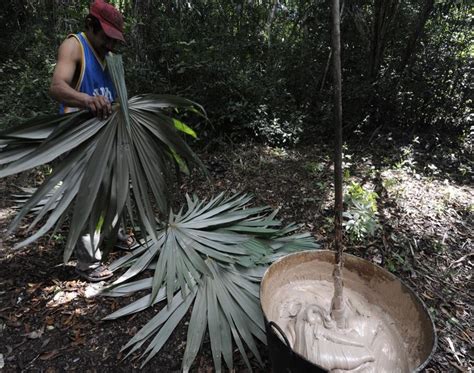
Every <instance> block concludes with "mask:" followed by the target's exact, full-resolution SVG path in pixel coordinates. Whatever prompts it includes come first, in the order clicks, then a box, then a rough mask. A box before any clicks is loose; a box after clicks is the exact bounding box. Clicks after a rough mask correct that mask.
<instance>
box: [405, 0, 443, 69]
mask: <svg viewBox="0 0 474 373" xmlns="http://www.w3.org/2000/svg"><path fill="white" fill-rule="evenodd" d="M433 10H434V0H426V1H425V3H424V6H423V10H422V11H421V13H420V14H419V17H418V21H417V23H416V26H415V29H414V31H413V33H412V34H411V36H410V39H408V43H407V46H406V49H405V53H404V54H403V58H402V60H401V62H400V66H399V68H398V73H399V75H400V76H401V75H403V73H404V72H405V69H406V68H407V66H408V64H409V63H410V59H411V56H412V55H413V53H414V51H415V49H416V45H417V43H418V40H419V39H420V37H421V35H422V34H423V30H424V29H425V26H426V22H428V19H429V18H430V15H431V13H432V12H433Z"/></svg>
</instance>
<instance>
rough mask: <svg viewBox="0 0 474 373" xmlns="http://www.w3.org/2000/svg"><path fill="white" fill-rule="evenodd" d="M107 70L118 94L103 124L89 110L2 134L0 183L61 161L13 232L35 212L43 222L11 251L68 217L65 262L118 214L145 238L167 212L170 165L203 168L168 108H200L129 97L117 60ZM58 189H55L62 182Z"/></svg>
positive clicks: (108, 226) (161, 98) (108, 229)
mask: <svg viewBox="0 0 474 373" xmlns="http://www.w3.org/2000/svg"><path fill="white" fill-rule="evenodd" d="M107 65H108V68H109V70H110V73H111V76H112V80H113V81H114V85H115V87H116V89H117V92H118V97H117V100H118V104H115V105H113V113H112V115H111V116H110V117H109V118H108V119H106V120H104V121H101V120H99V119H98V118H95V117H92V115H91V114H90V113H88V112H86V111H79V112H75V113H72V114H66V115H53V116H46V117H40V118H35V119H33V120H31V121H28V122H26V123H24V124H21V125H19V126H16V127H14V128H10V129H8V130H6V131H4V132H1V133H0V177H5V176H8V175H12V174H15V173H19V172H22V171H25V170H28V169H31V168H33V167H37V166H39V165H43V164H45V163H48V162H51V161H53V160H55V159H57V158H59V157H61V162H60V163H59V164H58V166H57V167H55V169H54V170H53V173H52V174H51V175H50V176H49V177H48V178H47V179H46V180H45V182H44V183H43V184H42V186H41V187H40V188H38V189H37V190H36V191H35V192H34V194H33V195H32V196H31V198H30V199H29V200H28V202H26V204H25V205H24V206H23V208H22V209H21V210H20V211H19V213H18V215H17V217H16V218H15V219H14V220H13V222H12V224H11V226H10V232H14V231H15V229H17V228H18V226H19V225H20V223H21V222H22V219H23V218H24V217H25V216H26V215H27V214H28V213H29V212H30V211H33V212H35V213H36V214H37V219H35V221H34V222H33V224H32V226H30V229H31V228H33V227H34V226H35V225H36V224H37V223H38V222H39V221H40V220H41V219H43V218H45V219H47V220H46V223H45V224H43V226H42V227H41V229H40V230H39V231H38V232H36V233H35V234H34V235H33V236H31V237H29V238H28V239H27V240H25V241H23V242H21V243H19V244H18V245H17V246H16V247H22V246H24V245H26V244H29V243H30V242H32V241H34V240H35V239H37V238H39V237H40V236H41V235H43V234H45V233H47V232H48V231H49V230H50V229H51V228H52V227H54V226H55V225H56V226H57V224H58V223H59V222H61V221H62V220H63V219H64V217H66V216H67V217H69V218H70V231H69V234H68V238H67V242H66V247H65V250H64V260H65V261H67V260H68V259H69V257H70V255H71V253H72V251H73V248H74V247H75V245H76V242H77V240H78V238H79V237H80V236H81V235H82V234H84V232H85V231H88V232H91V233H93V231H94V230H95V229H96V227H97V226H98V224H99V222H102V226H103V230H102V233H103V236H107V235H108V234H109V233H111V232H112V231H113V229H114V227H116V225H117V222H118V221H119V220H120V218H121V217H122V216H123V215H128V216H129V217H130V219H134V213H135V212H136V213H137V216H136V217H137V218H138V219H137V225H138V226H139V227H140V229H141V231H142V232H143V233H144V234H145V235H150V236H153V237H154V238H155V239H157V237H155V233H156V231H157V229H158V228H159V227H158V226H157V223H156V220H155V216H156V210H155V206H156V207H157V209H158V211H160V212H161V213H162V214H164V215H165V216H166V214H167V212H168V211H169V208H168V202H169V196H168V186H167V185H168V180H169V176H170V170H172V169H173V168H171V167H170V166H171V164H172V163H176V162H178V161H179V162H180V163H181V167H182V168H186V169H187V168H189V167H191V166H198V167H200V168H201V169H202V170H204V171H205V167H204V165H203V164H202V163H201V161H200V160H199V158H198V157H197V156H196V155H195V154H194V152H193V151H192V150H191V149H190V147H189V146H188V145H187V144H186V142H185V141H183V139H182V138H181V137H180V136H179V133H185V134H188V135H190V136H193V137H195V136H196V134H195V133H194V131H193V130H192V129H191V128H189V127H188V126H186V125H185V124H184V123H182V122H180V121H179V120H178V119H176V118H171V117H168V116H166V115H165V114H164V113H163V112H162V111H163V109H166V108H172V109H176V108H179V107H181V108H183V109H187V110H192V111H197V112H199V113H200V115H202V116H204V117H205V115H206V114H205V111H204V110H203V108H202V107H201V106H200V105H198V104H196V103H194V102H192V101H189V100H187V99H184V98H179V97H174V96H169V95H163V96H160V95H141V96H135V97H132V98H131V99H130V100H128V98H127V91H126V86H125V81H124V76H123V66H122V60H121V57H120V56H108V57H107ZM60 182H61V184H60V187H59V188H58V183H60Z"/></svg>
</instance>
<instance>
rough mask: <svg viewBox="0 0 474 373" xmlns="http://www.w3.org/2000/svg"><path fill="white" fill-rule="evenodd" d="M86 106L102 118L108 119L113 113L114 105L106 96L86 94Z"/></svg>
mask: <svg viewBox="0 0 474 373" xmlns="http://www.w3.org/2000/svg"><path fill="white" fill-rule="evenodd" d="M84 107H85V108H87V109H89V110H90V112H91V113H92V114H94V115H95V116H96V117H97V118H99V119H100V120H104V119H107V118H108V117H109V115H111V114H112V105H111V103H110V101H109V100H108V99H107V98H105V97H104V96H89V95H85V97H84Z"/></svg>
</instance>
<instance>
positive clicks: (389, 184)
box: [0, 139, 474, 373]
mask: <svg viewBox="0 0 474 373" xmlns="http://www.w3.org/2000/svg"><path fill="white" fill-rule="evenodd" d="M382 140H383V139H380V140H379V142H378V143H376V146H371V147H367V146H366V145H364V144H354V145H351V146H348V147H347V149H346V150H345V156H344V166H345V168H346V170H347V171H346V173H345V183H346V185H347V184H348V183H349V182H350V181H357V182H358V183H360V184H361V185H363V186H364V187H366V188H368V189H371V190H375V191H376V192H377V194H378V196H379V198H378V200H377V204H378V213H379V215H378V217H379V221H380V225H381V229H380V230H379V231H378V232H377V234H376V235H375V236H374V237H370V238H368V239H367V240H366V242H362V243H351V242H347V249H346V250H347V251H348V252H350V253H353V254H355V255H358V256H360V257H364V258H366V259H368V260H372V261H374V262H375V263H377V264H380V265H382V266H384V267H385V268H386V269H388V270H390V271H391V272H393V273H395V274H396V275H397V276H399V277H400V278H401V279H402V280H403V281H404V282H405V283H406V284H408V285H409V286H410V287H412V289H414V290H415V292H416V293H417V294H418V295H419V297H420V298H421V299H422V300H423V301H424V302H425V304H426V306H427V307H428V309H429V311H430V313H431V315H432V316H433V318H434V320H435V325H436V331H437V335H438V347H437V350H436V352H435V354H434V356H433V357H432V359H431V361H430V363H429V365H428V367H427V368H426V371H427V372H448V371H453V372H454V371H460V372H470V371H471V370H472V367H473V364H474V363H473V356H474V354H473V352H474V351H473V338H474V332H473V329H472V307H473V302H472V267H473V262H474V257H473V255H474V254H473V250H472V249H473V246H472V243H473V241H472V240H473V233H472V232H473V231H474V230H473V228H474V226H473V225H474V224H473V222H474V219H473V216H474V215H473V214H474V206H473V201H474V198H473V197H474V188H473V184H472V179H469V177H470V173H469V172H467V174H466V173H464V174H463V171H462V170H463V168H462V167H465V165H466V164H468V165H469V164H471V165H472V163H469V162H470V161H469V159H466V158H463V157H458V158H456V160H455V161H453V162H452V161H450V159H449V152H448V155H447V153H446V152H445V151H439V152H438V151H433V149H427V148H426V147H424V146H423V144H420V143H418V144H407V145H400V144H397V145H388V146H387V145H386V144H385V143H383V142H382ZM438 155H439V156H438ZM200 156H201V157H202V159H203V161H204V163H205V164H206V165H207V166H208V168H209V170H210V172H211V175H212V176H213V179H212V181H211V182H207V181H206V180H205V179H204V178H203V177H202V176H199V175H193V176H192V177H188V178H185V179H184V180H183V181H182V183H181V185H180V188H179V191H180V195H184V193H185V192H188V193H196V194H198V195H199V196H201V197H206V196H210V195H213V194H215V193H218V192H220V191H223V190H228V191H232V192H238V191H241V192H247V193H251V194H253V195H254V196H255V204H257V205H261V204H265V205H270V206H272V207H274V208H280V212H279V216H280V218H282V219H283V220H284V221H285V222H291V221H295V222H297V223H300V224H302V225H303V229H304V230H308V231H310V232H311V233H312V234H313V235H314V237H315V239H316V240H317V241H318V242H320V243H321V244H322V246H323V247H324V248H330V247H331V237H332V229H333V228H332V224H333V223H332V198H333V197H332V192H331V191H332V188H333V184H332V168H331V152H330V150H329V148H328V147H327V146H326V145H321V144H320V145H311V146H309V145H305V146H300V147H298V148H295V149H291V150H284V149H280V148H271V147H267V146H263V145H255V144H245V145H236V146H233V147H229V146H228V145H221V144H219V143H215V144H210V145H209V146H208V147H207V148H204V149H203V150H201V151H200ZM463 162H464V163H463ZM466 162H467V163H466ZM461 166H462V167H461ZM41 178H42V174H41V172H40V171H35V172H30V173H28V174H24V175H20V176H17V177H10V178H7V179H2V180H0V197H1V198H0V231H1V232H2V239H1V240H0V371H3V372H17V371H28V372H50V373H52V372H64V371H82V372H122V371H123V372H125V371H126V372H130V371H135V370H139V367H140V360H139V358H140V354H139V353H135V354H133V355H132V356H131V357H129V358H127V359H122V357H123V356H122V353H121V352H120V349H121V347H122V346H124V345H125V344H126V343H127V342H128V340H129V339H130V338H131V336H133V335H134V334H135V333H136V332H137V330H139V329H140V327H141V326H143V325H144V324H145V323H146V322H147V321H148V320H149V319H150V318H151V317H152V315H154V314H155V313H156V312H157V310H159V309H160V308H161V307H163V305H158V306H156V307H154V308H152V309H148V310H146V311H144V312H141V313H138V314H136V315H134V316H132V317H129V318H124V319H119V320H116V321H107V322H106V321H101V319H102V318H103V317H104V316H106V315H108V314H109V313H111V312H112V311H114V310H116V309H117V308H119V307H121V306H123V305H125V304H128V303H130V299H129V298H103V297H95V298H94V297H89V296H88V294H89V293H90V292H91V290H93V287H91V286H90V285H89V284H87V283H85V282H83V281H80V280H78V278H77V277H76V275H75V272H74V263H73V262H71V263H68V264H66V265H64V264H62V246H63V244H64V237H65V234H66V231H62V232H57V233H56V234H55V235H54V236H52V237H49V236H47V237H45V238H44V239H42V240H41V241H40V242H37V243H35V244H32V245H30V246H28V247H27V248H26V249H23V250H20V251H14V250H12V247H13V245H14V243H15V242H18V241H19V240H20V239H21V238H22V237H25V236H26V235H27V234H28V233H27V232H26V231H25V230H26V224H25V226H24V227H22V229H20V231H19V232H17V234H16V235H14V236H13V235H10V236H8V235H6V228H7V227H8V222H9V221H10V220H11V219H12V216H14V210H13V208H12V207H13V206H14V202H12V199H11V193H13V192H16V191H17V190H18V189H17V187H18V186H35V184H37V183H38V182H40V181H41ZM179 202H180V200H179V198H177V201H176V202H175V203H176V204H179ZM120 255H123V254H122V253H120V252H114V253H112V255H111V258H110V260H112V259H113V258H117V257H119V256H120ZM186 333H187V330H186V322H182V323H181V325H180V326H179V327H178V330H176V331H175V332H174V334H173V335H172V337H171V339H170V341H169V343H168V344H167V345H166V346H165V347H164V348H163V350H162V351H161V352H160V353H159V354H158V355H157V356H156V357H154V358H153V359H152V361H151V362H150V363H149V364H148V365H146V366H145V367H144V368H143V370H142V371H145V372H148V371H150V372H152V371H153V372H157V371H158V372H178V371H180V364H181V357H182V355H183V353H184V349H185V340H186ZM261 350H262V354H263V356H264V359H265V361H266V366H264V367H259V366H258V365H257V362H256V360H255V359H251V361H252V363H253V364H254V367H255V371H257V372H268V371H269V370H270V368H269V363H268V361H267V360H268V359H267V353H266V351H265V346H263V345H262V346H261ZM192 371H195V372H212V371H213V364H212V357H211V354H210V344H209V340H208V339H206V340H205V342H204V344H203V346H202V349H201V352H200V355H198V358H197V359H196V361H195V364H194V366H193V369H192ZM235 371H236V372H241V371H246V369H245V365H244V363H243V361H242V359H241V358H240V357H239V356H238V353H236V354H235Z"/></svg>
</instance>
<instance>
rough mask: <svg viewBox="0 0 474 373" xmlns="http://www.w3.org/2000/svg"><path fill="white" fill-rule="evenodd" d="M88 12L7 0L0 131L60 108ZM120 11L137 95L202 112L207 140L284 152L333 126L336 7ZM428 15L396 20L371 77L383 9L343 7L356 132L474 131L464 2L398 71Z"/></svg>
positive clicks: (1, 39)
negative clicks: (60, 89) (59, 75)
mask: <svg viewBox="0 0 474 373" xmlns="http://www.w3.org/2000/svg"><path fill="white" fill-rule="evenodd" d="M88 4H89V1H88V0H80V1H74V2H67V5H64V6H54V5H52V3H49V2H40V1H29V2H17V1H13V0H6V1H5V6H4V8H5V11H4V12H2V13H1V14H0V17H1V19H0V20H1V21H2V24H4V25H5V32H3V33H2V35H0V47H1V49H2V52H4V53H2V55H1V56H0V65H1V66H0V68H1V69H2V70H3V73H5V75H4V77H5V79H2V82H1V83H0V84H1V87H0V88H1V89H0V101H1V102H2V105H0V108H2V109H3V110H2V109H0V110H2V112H0V126H1V125H2V124H3V125H9V124H10V123H12V122H14V121H15V120H16V118H17V117H21V118H23V117H30V116H31V115H32V114H33V112H34V113H38V112H39V113H44V112H52V111H55V110H56V106H55V104H53V103H52V101H51V100H49V98H48V97H47V88H48V85H49V79H50V76H51V74H50V72H51V67H52V64H53V63H54V60H55V55H56V51H57V47H58V45H59V43H60V42H61V41H62V40H63V39H64V37H65V36H66V35H67V34H69V33H71V32H78V31H81V30H82V29H83V18H84V15H85V13H86V12H87V7H88ZM115 4H116V5H117V6H119V7H120V9H121V10H122V11H123V12H124V15H125V19H126V38H127V45H126V46H122V47H121V48H120V49H121V52H122V53H123V55H124V58H125V61H126V65H127V80H128V81H129V82H130V87H129V89H130V93H131V94H132V95H135V94H137V93H143V92H152V93H170V94H174V95H182V96H186V97H192V98H193V99H194V100H195V101H198V102H200V103H202V104H203V105H204V106H205V107H206V108H208V116H209V119H210V121H209V122H200V123H198V122H197V121H195V120H194V119H190V120H191V122H190V123H191V124H192V125H193V127H195V128H197V129H198V132H199V134H200V136H201V138H205V137H207V136H225V137H228V138H231V139H233V140H239V139H242V138H245V137H252V138H255V139H257V140H259V141H262V142H267V143H271V144H274V145H279V146H281V145H287V144H289V145H292V144H294V143H296V142H298V141H299V140H302V139H308V140H311V139H310V138H308V136H307V135H306V134H308V133H310V134H320V133H322V132H325V131H326V129H328V128H330V126H329V123H331V121H332V109H331V104H330V103H331V94H330V93H331V73H330V71H327V72H326V64H327V61H328V57H329V37H328V33H329V29H330V28H329V23H328V21H329V17H328V14H329V9H328V2H324V1H316V2H309V3H308V2H306V3H305V2H290V1H280V2H277V3H274V2H247V3H245V4H241V3H233V2H208V1H193V2H188V3H181V2H176V3H173V2H151V1H148V2H131V1H129V0H125V1H117V2H115ZM422 10H423V2H419V1H408V2H403V3H400V6H399V8H398V10H397V12H396V14H393V15H387V16H393V19H394V21H393V22H392V23H391V24H390V27H389V31H390V32H388V33H387V34H386V35H385V37H384V42H385V43H384V49H383V54H382V56H381V61H380V66H379V68H378V71H376V75H375V76H370V75H369V74H368V65H370V59H371V54H370V46H371V43H372V40H374V36H376V35H373V28H372V25H373V24H374V22H375V20H374V16H375V13H374V4H373V2H370V1H366V0H364V1H360V2H353V1H350V2H348V3H346V5H345V7H344V11H343V18H342V39H343V41H344V53H343V61H342V65H343V68H344V71H343V77H344V118H346V123H345V125H347V126H349V128H356V129H358V130H360V131H370V133H372V131H373V129H374V128H375V127H377V126H380V125H382V124H383V125H384V126H389V127H392V128H401V129H402V130H403V131H405V130H407V129H409V128H412V127H414V126H418V127H419V128H420V129H423V130H425V129H426V128H430V129H431V128H433V129H436V130H439V131H443V133H446V131H445V130H446V128H447V129H448V130H450V131H448V132H453V135H458V134H459V132H460V131H462V129H463V128H465V127H466V125H469V123H471V122H472V116H471V117H470V116H469V113H470V112H471V111H472V101H471V100H472V99H471V97H470V96H469V76H470V66H471V65H472V58H473V55H472V48H473V47H472V46H473V45H474V44H473V38H474V33H473V32H472V27H471V26H472V9H471V7H469V5H468V4H467V2H464V1H463V2H451V1H450V2H435V7H434V9H433V11H432V12H431V13H430V14H429V17H428V19H427V21H426V23H425V24H424V27H423V30H422V32H421V33H420V35H419V39H418V41H417V43H416V44H415V46H414V47H413V48H412V49H413V50H412V53H411V57H410V58H409V60H408V63H407V66H406V68H405V69H401V67H400V64H401V58H402V56H404V55H405V51H406V50H407V48H408V43H409V39H410V37H411V35H412V34H413V33H414V32H415V30H416V27H417V23H418V19H419V16H420V14H421V12H422ZM204 15H205V16H204ZM408 49H409V48H408ZM9 59H11V60H9ZM15 66H16V67H18V68H17V69H14V67H15ZM2 75H3V74H2ZM2 77H3V76H2ZM36 79H38V80H36ZM18 92H21V94H19V95H18ZM186 121H189V119H188V118H186ZM346 133H352V131H347V132H346ZM303 134H305V135H303Z"/></svg>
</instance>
